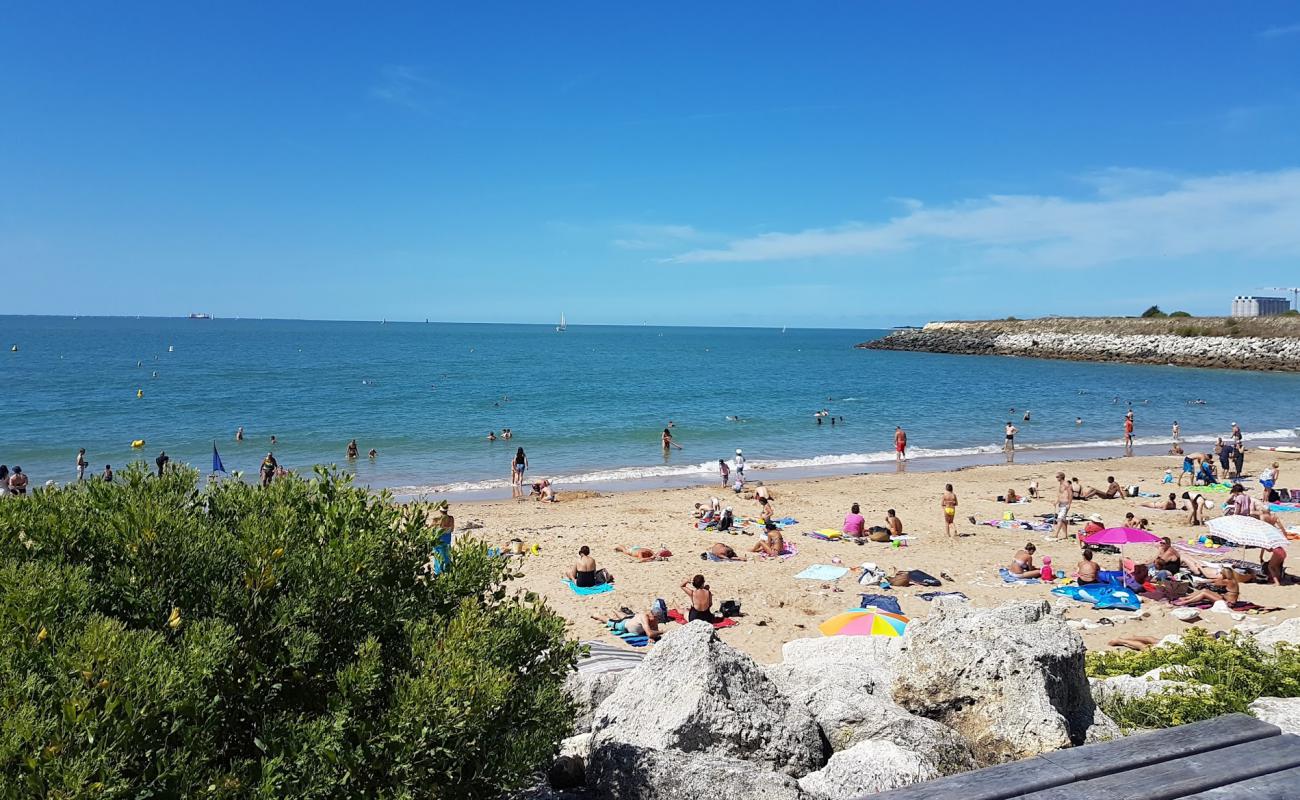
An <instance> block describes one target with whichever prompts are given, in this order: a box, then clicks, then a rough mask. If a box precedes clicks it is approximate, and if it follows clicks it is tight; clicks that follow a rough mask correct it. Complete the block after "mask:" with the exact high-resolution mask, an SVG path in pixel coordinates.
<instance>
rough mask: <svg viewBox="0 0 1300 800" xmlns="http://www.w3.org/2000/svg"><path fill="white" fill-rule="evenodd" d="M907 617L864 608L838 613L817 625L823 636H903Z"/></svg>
mask: <svg viewBox="0 0 1300 800" xmlns="http://www.w3.org/2000/svg"><path fill="white" fill-rule="evenodd" d="M907 622H908V619H907V617H905V616H903V615H902V614H891V613H889V612H888V611H881V610H879V609H876V608H862V609H856V610H853V611H845V612H844V613H843V614H836V615H835V616H833V617H831V618H830V619H828V620H826V621H825V622H823V623H822V624H820V625H818V626H817V630H819V631H821V632H822V635H823V636H902V635H903V632H904V631H906V630H907Z"/></svg>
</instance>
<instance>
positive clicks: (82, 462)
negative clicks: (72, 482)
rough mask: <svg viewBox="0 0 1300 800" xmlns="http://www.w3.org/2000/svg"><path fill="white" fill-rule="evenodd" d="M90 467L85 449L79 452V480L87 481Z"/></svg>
mask: <svg viewBox="0 0 1300 800" xmlns="http://www.w3.org/2000/svg"><path fill="white" fill-rule="evenodd" d="M89 466H90V462H89V461H87V460H86V448H84V447H83V448H81V449H80V450H78V451H77V480H79V481H84V480H85V479H86V467H89Z"/></svg>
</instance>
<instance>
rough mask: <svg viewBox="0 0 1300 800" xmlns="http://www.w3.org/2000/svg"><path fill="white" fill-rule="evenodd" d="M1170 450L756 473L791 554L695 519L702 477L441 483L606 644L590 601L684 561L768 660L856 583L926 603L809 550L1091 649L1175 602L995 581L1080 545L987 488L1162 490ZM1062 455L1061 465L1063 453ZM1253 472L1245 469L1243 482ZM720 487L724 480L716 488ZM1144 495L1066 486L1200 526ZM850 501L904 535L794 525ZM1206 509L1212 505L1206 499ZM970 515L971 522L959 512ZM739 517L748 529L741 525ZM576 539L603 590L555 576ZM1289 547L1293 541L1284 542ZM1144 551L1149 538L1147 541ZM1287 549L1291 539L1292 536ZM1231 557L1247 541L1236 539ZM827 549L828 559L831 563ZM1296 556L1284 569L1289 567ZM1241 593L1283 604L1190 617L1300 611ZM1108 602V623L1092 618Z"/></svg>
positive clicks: (466, 529) (613, 605)
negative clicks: (638, 555)
mask: <svg viewBox="0 0 1300 800" xmlns="http://www.w3.org/2000/svg"><path fill="white" fill-rule="evenodd" d="M1275 460H1276V461H1279V462H1281V464H1282V470H1281V474H1282V476H1283V481H1282V483H1283V485H1289V486H1297V485H1300V454H1296V453H1280V452H1272V451H1267V450H1262V449H1260V448H1254V449H1251V450H1248V451H1247V462H1246V469H1247V473H1248V474H1255V473H1257V472H1258V471H1259V470H1260V469H1262V468H1263V467H1264V466H1267V465H1268V464H1269V463H1271V462H1272V461H1275ZM1181 461H1182V459H1181V458H1180V457H1176V456H1167V455H1135V456H1132V457H1125V458H1102V459H1088V460H1070V461H1068V462H1067V461H1063V460H1061V459H1059V458H1056V459H1050V460H1046V459H1045V460H1038V461H1034V462H1022V461H1019V460H1017V462H1016V463H1014V464H1005V463H1000V464H992V465H987V464H986V465H968V466H962V467H957V468H954V469H948V470H943V471H940V470H934V471H923V470H909V471H907V472H895V471H877V472H869V473H859V474H853V475H838V476H830V477H808V478H801V479H783V480H769V478H768V476H763V480H764V483H765V484H766V485H767V486H768V487H769V488H770V489H771V491H772V493H773V494H774V496H775V500H774V504H775V508H776V513H777V514H779V515H781V516H790V517H794V518H795V519H797V520H798V524H795V525H793V526H791V527H789V528H787V530H786V540H787V541H788V542H790V543H792V544H794V545H795V546H796V548H797V551H798V552H797V553H796V554H795V555H794V556H793V557H791V558H790V559H789V560H759V559H757V558H756V557H755V556H753V555H752V554H750V553H749V551H750V549H751V548H752V547H753V544H754V542H755V541H756V540H757V537H755V536H753V535H752V534H750V533H747V532H742V533H739V534H734V535H732V534H726V533H716V532H707V531H699V530H696V529H695V527H694V520H693V518H692V516H691V510H692V507H693V505H694V503H695V502H702V501H705V500H707V499H708V497H709V494H710V490H709V489H705V488H702V487H698V486H697V487H677V488H653V489H637V490H629V491H620V492H615V493H611V494H595V493H587V492H573V491H569V492H567V493H566V492H565V491H561V492H560V494H559V500H560V501H559V502H556V503H540V502H535V501H533V500H529V499H527V498H524V499H520V500H513V499H506V500H468V499H464V500H459V501H458V500H457V498H451V499H452V513H453V514H454V515H455V517H456V519H457V531H458V533H457V536H458V537H459V536H470V537H472V538H474V539H479V540H482V541H484V542H486V543H487V544H488V545H489V546H491V547H505V546H507V545H508V544H509V542H510V541H511V540H512V539H519V540H520V541H521V542H522V543H523V545H524V546H525V548H527V549H529V550H531V548H532V546H533V545H536V546H537V548H538V550H537V552H536V553H535V554H530V555H526V556H522V557H517V558H518V572H519V573H520V575H521V577H520V578H519V579H518V580H517V581H516V583H515V588H516V589H518V590H522V591H526V592H532V593H535V594H536V595H537V596H539V597H541V598H543V599H545V601H546V602H547V603H548V604H549V605H550V606H551V607H552V608H554V609H555V610H556V611H557V612H559V613H560V614H561V615H562V616H563V617H565V619H566V620H567V622H568V625H569V635H570V636H572V637H575V638H578V639H581V640H595V641H602V642H607V643H613V644H617V643H618V640H617V639H615V638H613V637H612V636H610V635H608V634H607V632H606V631H605V629H604V627H603V625H601V624H600V623H599V622H597V621H596V620H594V619H593V617H601V618H605V617H609V616H615V615H617V614H618V611H617V610H618V609H619V608H621V607H627V608H630V609H633V610H637V611H639V610H643V609H644V608H647V607H648V606H649V605H650V604H651V603H652V602H653V601H654V600H655V599H656V598H664V599H665V600H667V602H668V604H669V607H670V608H671V607H680V605H681V603H682V602H683V601H684V597H683V596H682V592H681V590H680V589H679V588H678V587H679V585H680V584H681V583H682V582H683V580H688V579H690V577H691V576H692V575H693V574H696V573H699V574H702V575H704V576H705V578H706V581H708V582H709V584H710V585H711V586H712V589H713V593H714V597H715V602H721V601H722V600H727V599H735V600H737V601H738V602H740V603H741V606H742V610H743V612H744V615H745V616H744V617H742V618H741V622H740V624H739V625H738V626H736V627H734V628H728V629H726V630H725V631H721V632H720V633H721V635H722V636H723V638H724V639H726V640H727V641H728V642H729V643H730V644H732V645H734V646H736V647H738V648H740V649H742V650H744V651H746V652H748V653H749V654H750V655H751V656H753V657H755V658H756V659H758V660H759V661H761V662H765V663H770V662H775V661H777V660H780V658H781V646H782V645H783V644H784V643H785V642H788V641H790V640H792V639H798V638H807V637H819V636H820V635H821V634H820V633H819V632H818V630H817V625H818V623H820V622H821V621H823V620H825V619H828V618H829V617H831V616H833V615H834V614H835V613H839V612H841V611H843V610H845V609H846V608H851V607H856V606H857V605H858V603H859V594H860V593H877V594H886V595H888V596H891V597H893V598H895V599H897V600H898V602H899V603H900V606H901V608H902V611H903V613H904V614H905V615H907V616H910V617H918V618H923V617H925V616H928V614H929V611H930V608H931V603H930V602H927V601H926V600H925V599H924V598H922V597H920V595H921V594H922V593H925V592H928V591H932V590H931V589H927V588H925V587H919V586H911V587H906V588H891V589H888V590H881V589H880V588H879V587H878V586H876V585H875V584H871V585H861V584H859V583H858V582H857V581H856V579H855V577H854V575H853V573H847V574H845V575H844V576H843V577H840V578H839V579H832V580H801V579H799V578H798V577H796V576H797V574H798V573H799V572H801V571H802V570H804V569H806V568H808V567H810V566H812V565H815V564H819V565H834V566H841V567H843V568H845V569H847V568H849V567H852V566H855V565H859V564H861V563H863V562H870V563H874V564H877V565H878V566H880V567H881V568H884V569H885V570H886V571H890V572H892V571H893V570H895V569H902V570H908V569H919V570H923V571H925V572H928V573H929V574H930V575H933V576H940V575H941V574H942V573H947V574H948V575H950V576H951V580H944V581H943V584H944V585H943V586H942V587H941V588H940V589H939V590H940V591H958V592H962V593H963V594H965V595H966V596H967V597H968V598H969V600H970V602H971V603H972V604H974V605H976V606H979V607H989V606H996V605H1000V604H1002V603H1005V602H1008V601H1020V600H1049V601H1052V602H1060V603H1063V604H1064V606H1065V614H1066V617H1067V620H1069V621H1070V623H1071V626H1072V627H1075V628H1076V630H1078V631H1079V633H1080V635H1081V636H1082V637H1083V639H1084V642H1085V644H1086V646H1087V647H1088V648H1090V649H1104V648H1105V647H1106V643H1107V642H1108V641H1109V640H1110V639H1112V638H1116V637H1118V636H1121V635H1149V636H1155V637H1157V638H1159V637H1161V636H1165V635H1167V634H1170V633H1177V632H1179V631H1180V630H1184V629H1185V628H1186V627H1187V625H1188V623H1184V622H1180V621H1178V620H1176V619H1175V618H1173V617H1171V616H1170V615H1169V612H1170V611H1171V610H1172V607H1171V606H1169V605H1167V604H1164V603H1157V602H1152V601H1146V600H1144V601H1143V603H1142V608H1141V610H1140V611H1138V612H1134V613H1130V612H1124V611H1096V610H1093V609H1092V608H1091V607H1089V606H1086V605H1082V604H1078V603H1068V602H1066V601H1063V600H1061V599H1060V598H1058V597H1056V596H1053V595H1052V594H1050V591H1049V590H1050V588H1051V587H1050V586H1047V585H1042V584H1039V585H1018V584H1006V583H1004V582H1003V581H1002V580H1001V579H1000V576H999V574H998V569H999V567H1002V566H1004V565H1006V564H1007V563H1008V562H1009V561H1010V560H1011V558H1012V556H1013V555H1014V554H1015V553H1016V552H1017V551H1018V550H1019V549H1020V548H1021V547H1023V546H1024V545H1025V543H1026V542H1033V543H1035V544H1036V546H1037V558H1036V560H1035V564H1039V563H1041V559H1042V557H1043V556H1050V557H1052V559H1053V567H1054V568H1056V569H1063V570H1065V571H1066V572H1067V573H1068V572H1070V571H1072V570H1073V569H1074V565H1075V563H1076V562H1077V561H1078V560H1079V559H1080V547H1079V545H1078V543H1077V542H1076V541H1073V540H1069V541H1061V540H1051V539H1050V538H1048V535H1047V534H1044V533H1041V532H1037V531H1026V530H1021V529H1018V528H1012V529H1004V528H998V527H992V526H988V525H984V524H982V523H983V522H984V521H985V520H998V519H1001V518H1002V517H1003V515H1004V514H1005V513H1008V512H1010V513H1012V514H1014V515H1015V516H1016V517H1017V518H1018V519H1022V520H1032V519H1033V518H1034V517H1035V516H1036V515H1039V514H1044V513H1047V512H1049V511H1051V510H1052V509H1053V507H1054V500H1053V499H1040V500H1037V501H1033V502H1030V503H1026V504H1023V505H1007V504H1005V503H999V502H997V501H996V500H995V499H994V498H995V496H996V495H999V494H1002V493H1003V492H1004V491H1005V490H1006V489H1007V488H1008V487H1015V488H1017V490H1018V491H1022V492H1023V491H1024V488H1025V485H1026V483H1027V482H1028V481H1031V480H1037V481H1038V482H1039V485H1040V488H1041V489H1042V490H1043V491H1045V492H1046V493H1047V495H1048V497H1049V498H1051V497H1053V496H1054V483H1055V481H1054V479H1053V477H1052V476H1053V475H1054V474H1055V472H1057V471H1058V469H1060V470H1061V471H1065V472H1066V473H1067V474H1068V475H1071V476H1073V475H1078V476H1079V477H1080V478H1081V479H1082V482H1083V484H1084V485H1085V486H1097V485H1102V486H1104V481H1105V478H1106V476H1108V475H1114V476H1116V478H1117V480H1118V482H1119V483H1120V484H1121V485H1130V484H1138V485H1141V486H1142V488H1143V489H1144V490H1145V491H1149V492H1157V493H1162V494H1163V493H1165V492H1168V491H1171V490H1176V493H1179V494H1180V493H1181V492H1182V491H1183V490H1184V489H1185V488H1186V487H1180V486H1174V485H1162V484H1161V483H1160V481H1161V479H1162V478H1163V474H1164V471H1165V470H1166V469H1173V470H1174V472H1175V474H1178V472H1179V471H1180V469H1181ZM1066 463H1068V464H1069V467H1068V468H1065V467H1064V465H1065V464H1066ZM945 483H952V484H954V486H955V488H956V492H957V494H958V497H959V498H960V505H959V510H958V515H957V518H958V533H959V535H958V537H957V538H948V537H946V536H945V534H944V532H943V524H942V521H941V520H942V518H941V514H940V509H939V497H940V494H941V493H942V490H943V485H944V484H945ZM1247 485H1248V486H1251V487H1252V488H1253V487H1255V486H1256V484H1254V483H1253V482H1249V481H1248V482H1247ZM720 496H721V495H720ZM1145 501H1146V498H1141V497H1138V498H1128V497H1124V498H1118V499H1114V500H1099V499H1098V500H1090V501H1076V502H1075V504H1074V508H1073V509H1072V510H1073V511H1075V512H1076V513H1079V514H1082V515H1084V516H1087V515H1091V514H1094V513H1095V514H1100V515H1102V516H1103V518H1104V520H1105V522H1106V523H1107V524H1108V525H1119V524H1122V520H1123V515H1124V513H1125V512H1127V511H1132V512H1134V513H1135V514H1136V515H1138V516H1140V517H1147V518H1149V519H1150V520H1151V528H1152V530H1153V531H1154V532H1155V533H1156V534H1157V535H1168V536H1170V537H1171V538H1173V539H1174V540H1175V541H1185V540H1187V539H1188V538H1189V537H1195V536H1198V535H1200V534H1202V533H1204V532H1205V531H1206V529H1205V528H1203V527H1192V526H1190V525H1188V524H1187V522H1186V518H1187V513H1186V512H1184V511H1169V512H1165V511H1157V510H1154V509H1148V508H1144V507H1142V506H1141V503H1142V502H1145ZM723 503H724V505H730V506H733V507H734V508H735V510H736V514H737V515H738V516H740V515H745V516H750V517H753V516H755V512H756V511H757V504H756V503H754V502H753V501H750V500H745V499H742V498H741V497H733V496H732V495H731V494H730V493H727V495H726V499H724V500H723ZM851 503H860V504H861V507H862V514H863V516H865V517H866V519H867V524H868V525H874V524H879V523H880V522H881V520H882V519H883V517H884V512H885V510H886V509H890V508H892V509H896V510H897V511H898V516H899V517H900V518H901V519H902V520H903V523H904V526H905V527H904V532H905V533H906V534H907V535H908V536H910V537H913V538H912V539H911V540H909V541H908V542H907V545H906V546H905V547H893V546H891V545H887V544H877V543H864V544H861V545H858V544H855V543H850V542H835V541H822V540H818V539H814V538H809V537H806V536H804V535H803V534H805V533H808V532H812V531H815V530H818V529H822V528H827V527H833V528H836V529H838V528H839V526H840V524H841V522H842V520H843V517H844V514H845V512H846V511H847V510H848V507H849V505H850V504H851ZM1218 513H1220V512H1218V511H1217V509H1216V511H1215V512H1214V515H1215V516H1217V515H1218ZM970 516H974V517H975V518H976V520H977V522H978V523H981V524H977V525H971V524H970V523H969V521H968V517H970ZM1284 522H1285V523H1286V524H1287V525H1288V526H1296V527H1298V528H1300V515H1297V514H1291V515H1284ZM754 530H755V529H754V527H753V526H751V527H750V528H749V531H754ZM719 541H721V542H725V543H727V544H729V545H731V546H732V547H734V548H735V549H736V551H737V552H738V553H740V554H741V555H745V556H747V557H748V559H749V560H747V561H746V562H744V563H715V562H708V561H704V560H701V559H700V552H701V551H703V550H705V549H707V548H708V547H709V546H710V545H711V544H712V543H714V542H719ZM583 545H586V546H589V547H590V548H591V552H592V555H593V557H594V558H595V559H596V562H597V565H598V566H599V567H604V568H607V569H608V570H609V571H610V572H612V573H613V574H614V577H615V583H614V587H615V588H614V591H612V592H610V593H608V594H599V595H594V596H579V595H576V594H574V593H573V592H572V591H571V590H570V589H568V588H567V587H566V586H565V585H564V584H563V583H562V582H561V581H560V576H561V575H562V574H563V573H564V571H565V570H566V569H568V568H569V567H570V566H571V565H572V564H573V561H574V559H575V558H576V551H577V549H578V548H579V546H583ZM617 546H622V547H649V548H652V549H666V550H669V551H671V553H672V554H673V555H672V556H671V557H670V558H668V559H667V560H662V561H652V562H647V563H637V562H633V561H631V560H630V559H628V558H627V557H625V556H623V555H622V554H621V553H619V552H617V551H616V550H615V547H617ZM1292 549H1293V550H1295V549H1296V548H1292ZM1148 551H1150V552H1148ZM1297 552H1300V551H1297ZM1247 553H1248V554H1247V555H1245V556H1244V557H1245V558H1247V559H1250V560H1253V559H1254V555H1253V554H1250V551H1247ZM1152 555H1154V549H1152V548H1151V547H1150V546H1142V545H1134V546H1131V547H1128V548H1126V549H1125V551H1124V553H1123V556H1124V557H1126V558H1133V559H1135V560H1138V561H1139V562H1140V563H1141V562H1143V560H1144V559H1147V558H1150V557H1151V556H1152ZM1097 558H1098V561H1099V563H1100V564H1101V565H1102V568H1103V569H1113V568H1115V567H1116V565H1117V562H1118V557H1117V556H1113V555H1099V556H1098V557H1097ZM837 561H838V563H837ZM1297 570H1298V568H1297V565H1296V564H1295V563H1294V561H1293V563H1291V564H1290V565H1289V569H1288V572H1289V573H1290V574H1292V575H1293V576H1294V574H1295V573H1296V572H1297ZM1242 597H1243V599H1247V600H1251V601H1253V602H1256V603H1258V604H1260V605H1262V606H1269V607H1278V608H1280V610H1278V611H1274V612H1272V613H1269V614H1266V615H1264V616H1257V617H1256V616H1252V617H1243V619H1241V620H1237V619H1233V618H1231V617H1229V616H1226V615H1222V614H1214V613H1209V612H1205V613H1203V615H1202V619H1201V620H1200V621H1199V622H1195V623H1192V624H1194V625H1196V626H1198V627H1202V628H1205V629H1206V630H1208V631H1210V632H1213V631H1216V630H1231V629H1232V628H1233V627H1234V626H1236V625H1238V624H1245V623H1257V624H1263V625H1272V624H1275V623H1277V622H1279V621H1281V620H1283V619H1287V618H1291V617H1296V616H1300V607H1298V606H1297V600H1300V588H1297V585H1295V584H1292V585H1289V586H1283V587H1276V586H1272V585H1264V584H1258V583H1251V584H1246V585H1245V586H1244V587H1243V590H1242ZM1102 618H1106V619H1108V620H1110V623H1105V624H1104V623H1101V622H1099V620H1101V619H1102Z"/></svg>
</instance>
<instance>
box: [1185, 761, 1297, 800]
mask: <svg viewBox="0 0 1300 800" xmlns="http://www.w3.org/2000/svg"><path fill="white" fill-rule="evenodd" d="M1297 796H1300V768H1296V769H1284V770H1282V771H1281V772H1274V773H1272V774H1271V775H1260V776H1259V777H1258V778H1251V779H1250V780H1248V781H1246V782H1245V783H1234V784H1232V785H1231V786H1220V787H1219V788H1217V789H1210V790H1208V791H1204V792H1198V793H1197V794H1193V795H1188V796H1187V797H1184V798H1181V800H1295V798H1296V797H1297Z"/></svg>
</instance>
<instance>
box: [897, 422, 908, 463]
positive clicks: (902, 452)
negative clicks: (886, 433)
mask: <svg viewBox="0 0 1300 800" xmlns="http://www.w3.org/2000/svg"><path fill="white" fill-rule="evenodd" d="M894 460H895V461H906V460H907V431H905V430H903V427H902V426H901V425H895V426H894Z"/></svg>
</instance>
